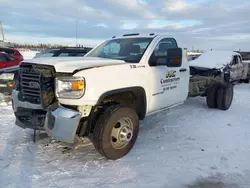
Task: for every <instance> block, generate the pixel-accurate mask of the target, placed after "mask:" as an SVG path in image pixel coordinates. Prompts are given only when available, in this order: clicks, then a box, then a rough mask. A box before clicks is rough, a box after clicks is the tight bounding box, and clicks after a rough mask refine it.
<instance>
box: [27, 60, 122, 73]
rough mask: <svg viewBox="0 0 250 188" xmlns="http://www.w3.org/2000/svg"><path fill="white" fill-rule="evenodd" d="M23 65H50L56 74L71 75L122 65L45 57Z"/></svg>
mask: <svg viewBox="0 0 250 188" xmlns="http://www.w3.org/2000/svg"><path fill="white" fill-rule="evenodd" d="M23 62H25V63H35V64H41V65H52V66H54V67H55V70H56V72H68V73H72V72H74V71H75V70H77V69H85V68H91V67H101V66H109V65H117V64H124V63H125V61H123V60H115V59H106V58H96V57H45V58H34V59H31V60H28V61H25V60H24V61H23Z"/></svg>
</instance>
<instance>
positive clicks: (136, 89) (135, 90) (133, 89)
mask: <svg viewBox="0 0 250 188" xmlns="http://www.w3.org/2000/svg"><path fill="white" fill-rule="evenodd" d="M128 91H129V92H132V93H134V94H135V95H136V96H138V95H139V98H142V99H143V107H142V108H143V109H142V110H140V114H139V117H140V119H144V117H145V115H146V112H147V97H146V92H145V89H144V88H143V87H141V86H134V87H126V88H119V89H115V90H110V91H107V92H105V93H103V94H102V95H101V96H100V97H99V99H98V101H97V105H99V104H101V102H102V101H103V99H104V98H106V97H108V96H110V95H114V94H118V93H124V92H128Z"/></svg>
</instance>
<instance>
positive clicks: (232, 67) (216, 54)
mask: <svg viewBox="0 0 250 188" xmlns="http://www.w3.org/2000/svg"><path fill="white" fill-rule="evenodd" d="M189 64H190V66H191V67H193V69H196V70H198V71H201V70H202V71H203V72H204V71H206V70H207V71H210V70H218V71H221V72H223V73H224V76H225V78H226V79H227V80H228V82H240V81H246V82H247V80H248V79H249V74H248V66H249V65H248V64H246V63H243V62H242V57H241V55H240V54H239V53H237V52H233V51H207V52H204V53H203V54H202V55H200V57H199V58H197V59H195V60H193V61H190V62H189Z"/></svg>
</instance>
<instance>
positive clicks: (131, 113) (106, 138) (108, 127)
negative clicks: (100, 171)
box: [93, 105, 139, 160]
mask: <svg viewBox="0 0 250 188" xmlns="http://www.w3.org/2000/svg"><path fill="white" fill-rule="evenodd" d="M123 117H126V118H129V119H130V120H131V122H132V126H133V131H132V133H133V134H132V137H131V140H130V141H129V142H128V144H127V145H125V146H124V147H122V148H120V149H117V148H115V147H113V145H112V142H113V140H112V139H111V133H112V130H113V127H114V126H115V125H116V124H117V122H118V121H119V119H121V118H123ZM138 132H139V118H138V115H137V113H136V112H135V110H134V109H131V108H128V107H125V106H123V105H113V106H110V107H108V108H107V109H106V110H105V111H104V112H103V113H102V114H101V115H100V116H99V118H98V119H97V121H96V124H95V128H94V133H93V143H94V146H95V148H96V150H97V151H98V152H99V153H100V154H101V155H103V156H105V157H106V158H107V159H111V160H116V159H119V158H122V157H123V156H125V155H126V154H127V153H128V152H129V151H130V150H131V149H132V148H133V146H134V144H135V142H136V139H137V137H138Z"/></svg>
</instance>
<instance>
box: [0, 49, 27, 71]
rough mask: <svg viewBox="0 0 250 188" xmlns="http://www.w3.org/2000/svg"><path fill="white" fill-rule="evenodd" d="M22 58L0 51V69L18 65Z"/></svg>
mask: <svg viewBox="0 0 250 188" xmlns="http://www.w3.org/2000/svg"><path fill="white" fill-rule="evenodd" d="M21 61H22V59H21V58H20V57H16V56H13V55H9V54H7V53H5V52H0V69H2V68H7V67H12V66H16V65H19V64H20V63H21Z"/></svg>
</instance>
